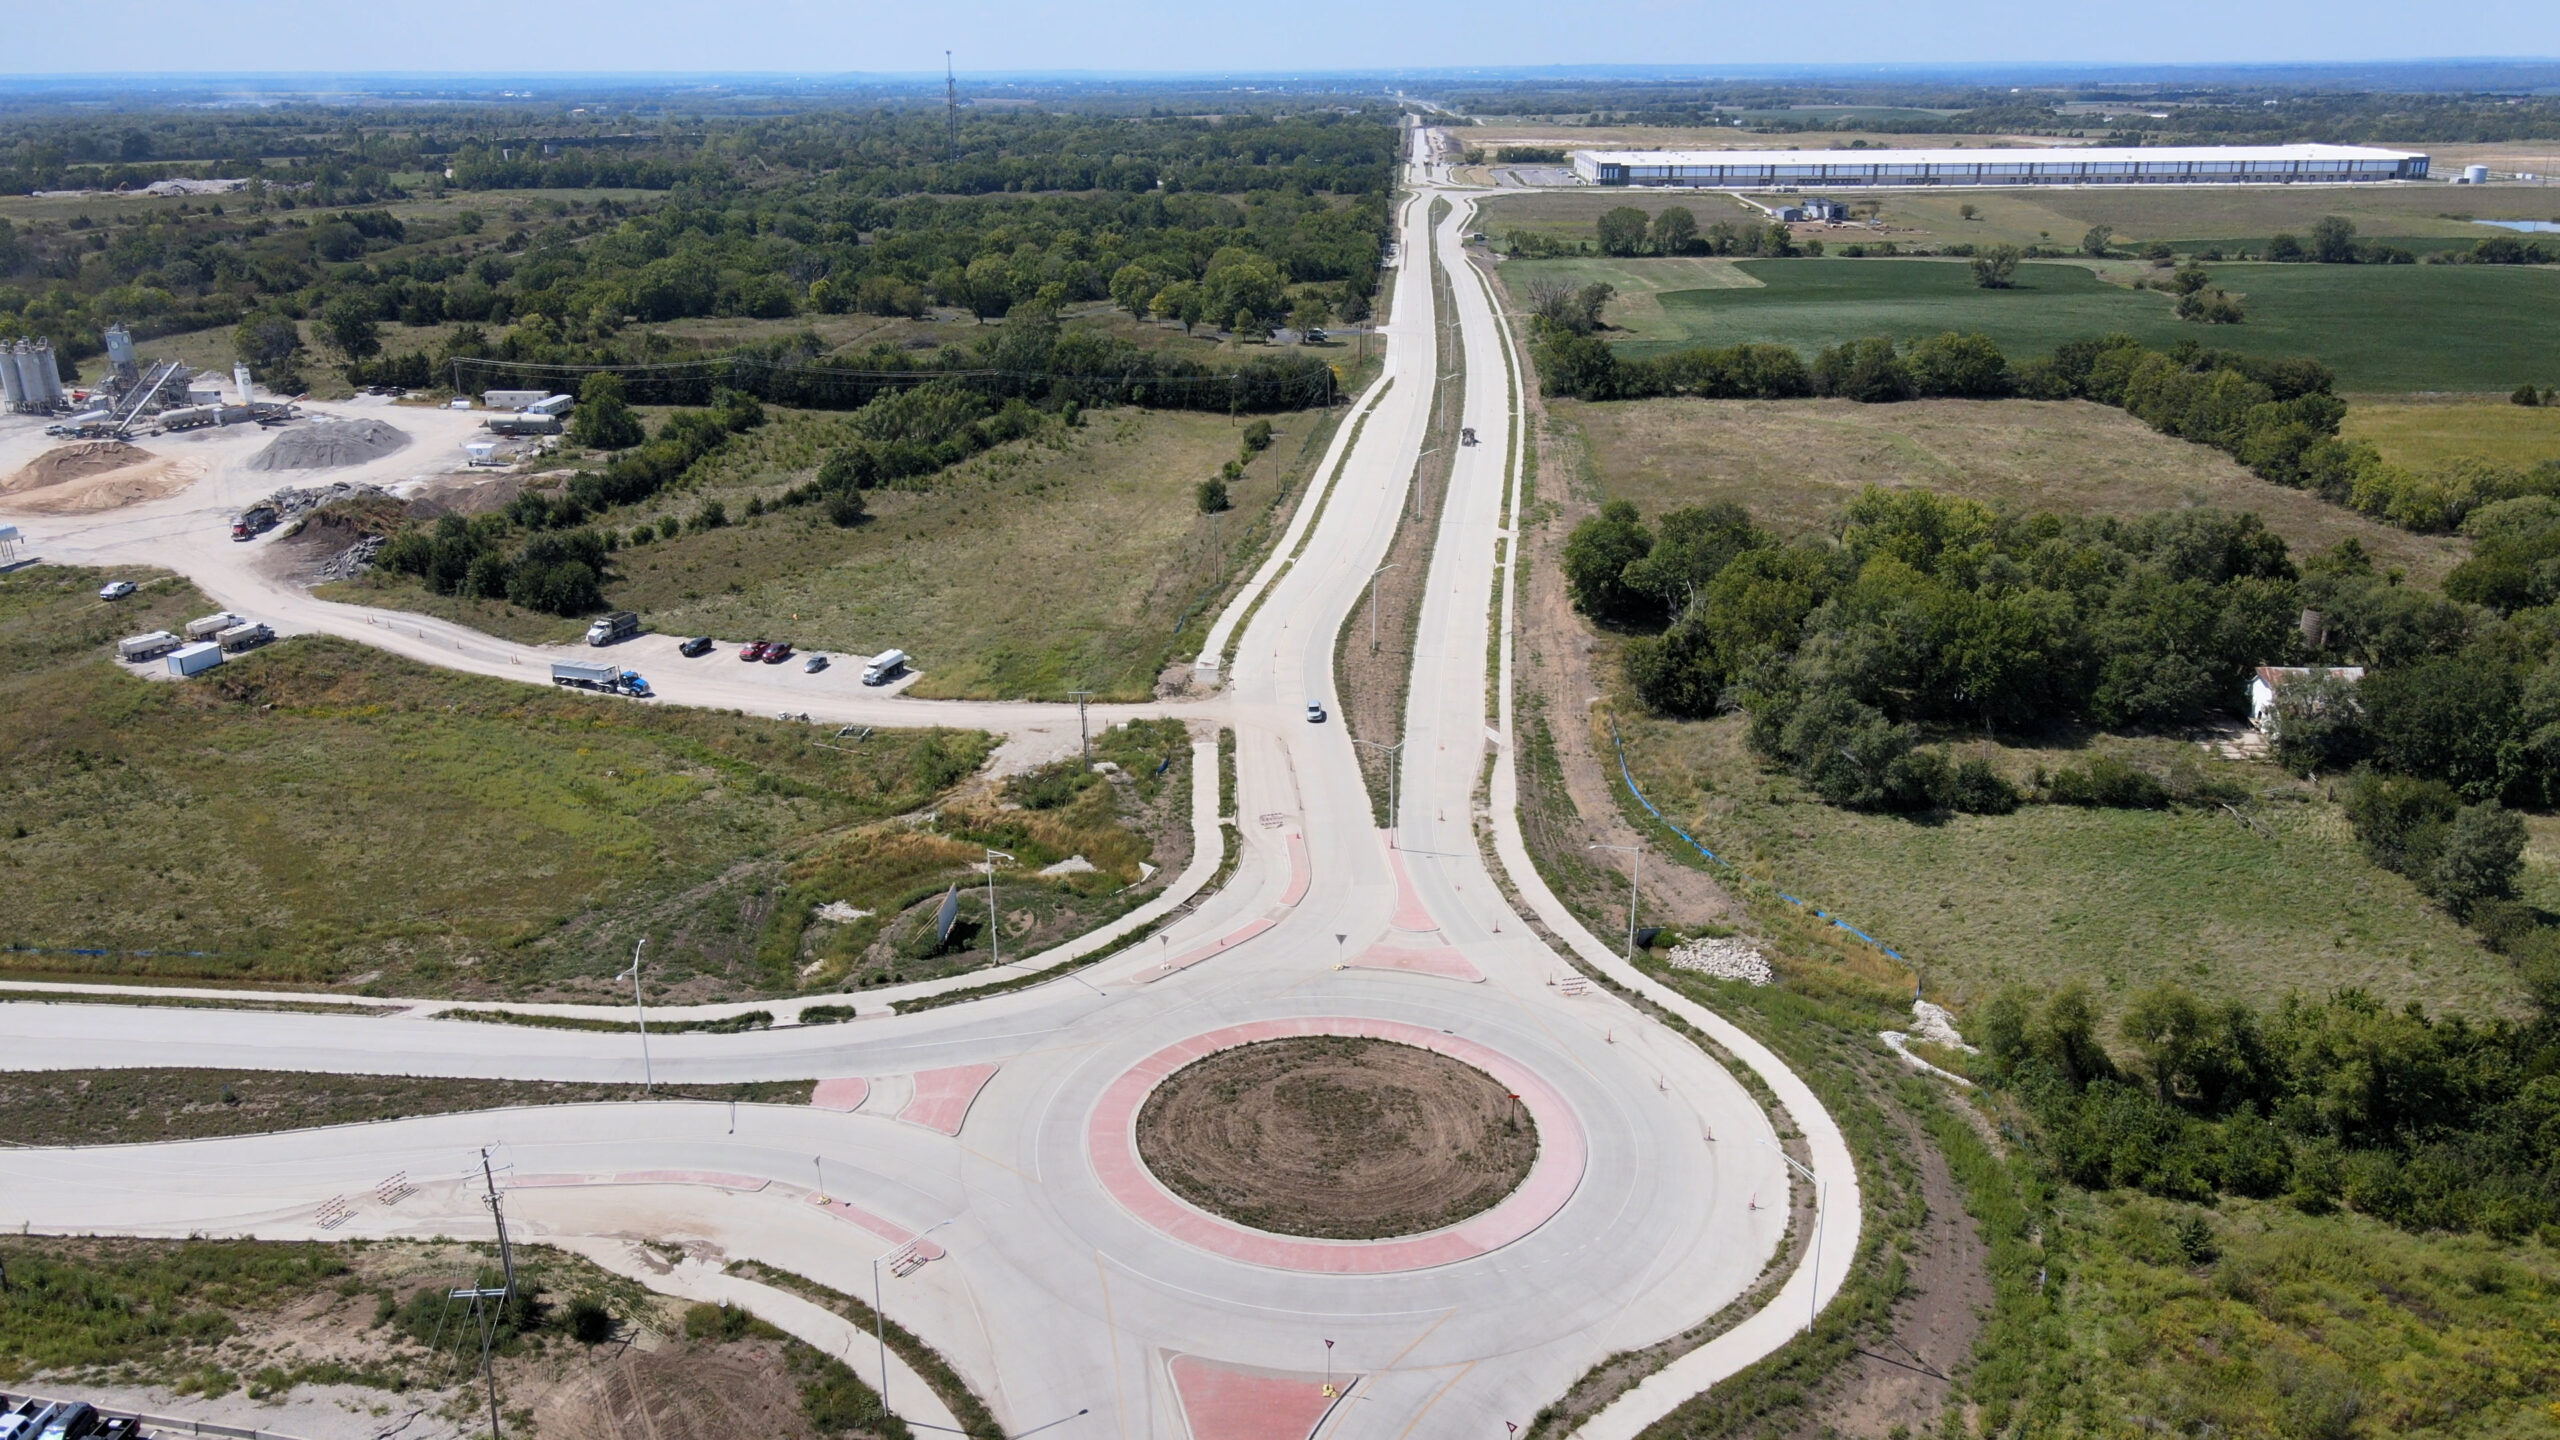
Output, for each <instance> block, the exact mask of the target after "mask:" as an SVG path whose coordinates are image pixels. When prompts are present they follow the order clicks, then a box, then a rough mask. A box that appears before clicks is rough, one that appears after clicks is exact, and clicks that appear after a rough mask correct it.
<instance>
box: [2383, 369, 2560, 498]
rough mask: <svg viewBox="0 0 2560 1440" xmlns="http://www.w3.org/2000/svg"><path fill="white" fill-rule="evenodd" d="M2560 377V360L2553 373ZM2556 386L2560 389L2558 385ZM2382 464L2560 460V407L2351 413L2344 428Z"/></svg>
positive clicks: (2419, 466) (2390, 408)
mask: <svg viewBox="0 0 2560 1440" xmlns="http://www.w3.org/2000/svg"><path fill="white" fill-rule="evenodd" d="M2549 368H2550V369H2551V370H2552V371H2553V372H2555V373H2560V356H2555V357H2554V359H2553V363H2552V365H2551V366H2550V367H2549ZM2554 383H2560V381H2555V382H2554ZM2340 429H2341V431H2342V433H2344V434H2345V435H2346V437H2347V438H2348V439H2350V440H2363V441H2366V442H2368V443H2370V444H2371V445H2372V446H2373V447H2374V448H2375V449H2377V450H2379V451H2381V452H2382V458H2383V459H2385V460H2388V461H2390V462H2391V463H2393V464H2395V465H2406V466H2408V467H2410V468H2411V469H2413V470H2429V469H2433V468H2435V467H2437V466H2439V465H2443V464H2445V463H2446V462H2448V461H2452V460H2463V459H2480V460H2487V461H2490V462H2492V463H2494V464H2499V465H2512V466H2515V467H2517V468H2519V469H2523V468H2530V467H2532V466H2535V465H2539V464H2541V463H2542V462H2543V461H2545V460H2560V406H2550V405H2537V406H2524V405H2511V404H2509V403H2507V402H2506V401H2504V400H2494V401H2490V402H2487V403H2484V404H2435V405H2392V404H2377V403H2366V404H2359V405H2355V406H2352V407H2350V408H2349V409H2348V411H2347V418H2346V423H2345V424H2344V425H2342V426H2341V427H2340Z"/></svg>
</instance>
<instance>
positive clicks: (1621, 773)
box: [1609, 724, 1911, 965]
mask: <svg viewBox="0 0 2560 1440" xmlns="http://www.w3.org/2000/svg"><path fill="white" fill-rule="evenodd" d="M1609 743H1610V744H1612V745H1614V746H1616V747H1617V749H1618V778H1619V779H1621V780H1624V781H1626V782H1627V793H1628V794H1630V795H1633V796H1634V797H1636V803H1637V804H1639V805H1641V806H1643V807H1644V813H1646V814H1647V815H1650V816H1652V817H1653V818H1654V822H1655V823H1656V824H1658V825H1660V826H1661V827H1662V828H1663V829H1665V830H1668V831H1670V832H1671V833H1672V834H1674V835H1677V836H1679V837H1680V839H1681V841H1682V842H1683V843H1685V844H1686V845H1688V847H1689V848H1690V849H1692V850H1695V851H1697V852H1698V853H1699V854H1701V855H1704V856H1706V857H1707V859H1708V860H1710V861H1712V862H1713V863H1715V864H1717V865H1720V866H1723V867H1724V868H1725V869H1727V870H1730V871H1732V872H1733V873H1734V874H1735V875H1737V876H1740V877H1741V878H1744V879H1749V878H1750V875H1749V872H1747V871H1745V870H1743V869H1742V867H1740V866H1738V865H1736V864H1734V863H1733V862H1732V861H1730V860H1727V859H1726V858H1724V857H1723V856H1721V855H1719V854H1717V853H1716V852H1714V851H1713V850H1710V849H1708V848H1707V847H1706V846H1704V845H1701V844H1699V843H1698V841H1697V839H1696V837H1694V836H1692V835H1691V834H1690V833H1689V832H1688V831H1686V830H1683V829H1681V828H1680V827H1679V826H1677V825H1674V824H1672V823H1671V817H1669V816H1667V815H1665V814H1663V813H1662V812H1661V811H1660V810H1657V809H1655V808H1654V805H1653V802H1652V801H1650V800H1648V799H1646V798H1645V795H1644V791H1643V790H1642V789H1641V788H1640V787H1638V786H1637V784H1636V777H1635V773H1634V772H1633V771H1631V770H1629V769H1628V768H1627V742H1626V741H1625V740H1623V739H1620V738H1619V736H1618V727H1617V726H1616V725H1615V724H1612V725H1611V726H1610V727H1609ZM1769 888H1770V890H1771V891H1772V892H1773V893H1774V894H1776V895H1777V897H1778V898H1779V899H1781V900H1784V901H1786V902H1787V903H1788V904H1790V905H1793V906H1794V907H1796V908H1797V909H1799V910H1802V911H1805V912H1806V913H1808V914H1810V915H1812V916H1814V917H1815V918H1816V919H1821V920H1828V921H1830V922H1831V923H1832V924H1834V925H1836V926H1838V927H1840V928H1841V929H1843V930H1846V931H1848V932H1849V933H1850V934H1852V935H1855V936H1857V937H1858V938H1859V939H1861V940H1864V941H1866V942H1867V943H1868V944H1870V945H1873V946H1874V947H1876V948H1877V949H1878V950H1881V951H1883V952H1884V953H1885V954H1887V955H1890V956H1892V957H1893V958H1894V959H1896V960H1901V961H1902V963H1904V964H1906V965H1908V964H1910V963H1911V962H1910V961H1909V960H1907V959H1905V958H1904V957H1903V954H1902V952H1901V951H1899V950H1896V949H1894V948H1893V947H1892V946H1890V945H1887V944H1886V943H1884V942H1883V941H1881V940H1879V939H1877V938H1876V937H1874V936H1873V935H1870V934H1868V933H1867V932H1866V931H1864V930H1861V929H1859V928H1858V927H1857V926H1855V925H1852V924H1850V923H1849V922H1848V921H1846V920H1843V919H1841V918H1840V917H1839V916H1837V915H1834V914H1832V913H1831V912H1830V911H1828V910H1824V909H1821V908H1820V907H1818V906H1813V905H1807V904H1806V903H1804V902H1803V901H1802V900H1799V899H1797V898H1796V897H1794V896H1793V895H1790V894H1788V893H1787V892H1786V891H1784V890H1780V889H1778V888H1777V886H1776V885H1775V884H1774V883H1772V884H1771V885H1770V887H1769Z"/></svg>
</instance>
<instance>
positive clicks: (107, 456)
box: [0, 440, 157, 495]
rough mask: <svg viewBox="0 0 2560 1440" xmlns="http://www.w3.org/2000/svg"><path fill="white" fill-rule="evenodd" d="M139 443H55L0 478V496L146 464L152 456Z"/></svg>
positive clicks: (40, 488)
mask: <svg viewBox="0 0 2560 1440" xmlns="http://www.w3.org/2000/svg"><path fill="white" fill-rule="evenodd" d="M156 458H157V457H156V456H154V455H153V454H152V453H151V452H150V451H148V450H145V449H143V448H142V447H141V446H139V445H127V444H126V443H124V442H123V441H121V440H82V441H80V442H78V443H77V444H72V445H57V446H55V447H54V448H53V449H51V450H47V451H46V452H44V453H43V454H41V455H39V456H37V457H36V458H35V459H33V460H30V461H28V462H27V463H26V465H25V467H24V468H22V469H20V470H19V471H18V473H17V474H15V475H12V476H10V477H9V478H8V479H7V480H5V481H0V495H15V494H17V493H19V492H20V491H23V490H43V489H48V488H50V487H52V486H55V485H67V484H69V483H71V482H72V481H74V480H86V479H88V478H89V477H90V476H92V475H104V474H106V473H107V472H108V471H110V470H122V469H125V468H126V467H128V466H133V465H142V464H147V463H149V462H150V461H151V460H153V459H156Z"/></svg>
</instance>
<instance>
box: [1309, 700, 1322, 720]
mask: <svg viewBox="0 0 2560 1440" xmlns="http://www.w3.org/2000/svg"><path fill="white" fill-rule="evenodd" d="M1307 723H1308V724H1310V725H1321V724H1323V723H1324V707H1323V706H1322V705H1319V704H1317V703H1316V702H1315V701H1313V700H1310V701H1308V702H1307Z"/></svg>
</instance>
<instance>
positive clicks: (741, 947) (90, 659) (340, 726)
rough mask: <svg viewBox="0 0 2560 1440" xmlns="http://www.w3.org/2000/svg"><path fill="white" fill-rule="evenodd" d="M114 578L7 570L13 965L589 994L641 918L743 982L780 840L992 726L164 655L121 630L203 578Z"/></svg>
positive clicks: (864, 803)
mask: <svg viewBox="0 0 2560 1440" xmlns="http://www.w3.org/2000/svg"><path fill="white" fill-rule="evenodd" d="M99 578H100V577H99V575H98V574H97V573H96V572H89V571H79V570H62V569H50V568H40V569H36V570H32V571H23V572H20V573H19V574H16V575H12V576H9V577H7V578H5V579H0V884H5V885H6V887H7V889H8V893H9V896H10V903H9V907H8V915H7V919H6V921H5V925H0V941H5V942H6V943H8V944H10V945H12V946H18V947H27V948H26V949H24V950H22V951H19V952H16V953H11V954H8V955H7V956H5V957H0V958H5V965H0V969H5V970H9V971H15V972H17V973H20V974H43V975H135V976H151V977H159V978H169V979H175V978H182V977H184V978H197V977H205V978H223V979H236V980H256V981H268V982H287V983H293V984H306V985H307V984H323V983H335V982H347V981H362V982H367V983H369V984H371V985H373V986H375V987H378V988H380V989H382V990H387V991H390V992H393V993H435V992H450V993H460V994H508V995H530V994H535V993H558V994H562V995H564V996H577V995H583V994H585V993H587V992H588V991H591V990H597V989H600V988H601V987H603V984H604V981H603V977H605V976H609V975H611V974H612V973H613V971H614V969H615V968H618V967H619V966H620V965H622V964H623V963H624V962H625V961H626V960H627V959H628V952H629V948H630V944H631V942H632V940H633V939H634V938H636V937H637V936H639V935H642V934H646V935H648V936H650V937H651V940H652V944H651V948H650V959H651V961H652V970H651V976H652V979H653V980H654V981H657V982H660V983H662V984H664V985H666V986H667V987H669V990H670V993H672V994H674V995H676V996H678V997H680V998H713V997H715V996H725V995H733V994H745V993H754V991H755V990H756V989H757V988H758V987H760V986H763V987H769V986H770V985H771V983H772V982H773V979H774V977H772V976H770V975H767V974H764V973H763V972H761V971H759V970H758V969H757V968H756V967H755V966H754V962H753V956H754V947H755V943H756V939H757V935H758V930H759V927H760V925H761V923H762V920H763V916H764V913H765V911H766V910H767V909H769V908H770V907H771V905H772V904H773V903H774V900H775V897H778V896H779V895H780V894H781V893H782V892H783V890H784V885H785V882H784V881H783V879H782V877H781V870H782V867H783V865H784V863H785V861H786V860H787V859H788V858H789V857H790V856H791V855H793V854H796V853H798V852H799V851H800V850H802V849H804V848H806V847H807V846H809V845H811V844H814V843H817V842H818V841H820V840H822V839H823V838H824V837H826V836H828V835H830V834H833V833H836V832H838V831H839V830H841V829H843V828H844V827H846V826H849V825H853V824H856V823H858V822H861V821H865V820H872V819H877V818H880V817H883V816H887V815H893V814H899V813H903V812H905V811H908V810H911V809H914V808H916V807H918V806H921V805H924V804H926V803H928V802H930V801H931V800H933V799H934V798H935V797H936V796H937V795H939V794H941V793H943V792H944V791H945V790H947V789H948V788H949V787H950V786H952V785H953V784H955V783H956V782H958V781H959V780H961V779H963V778H965V777H967V776H968V775H969V774H970V773H971V772H973V771H974V770H975V769H976V768H977V767H978V765H979V764H980V763H981V762H982V761H983V759H984V758H985V756H986V754H987V752H988V748H989V744H990V741H989V738H988V737H987V736H985V735H983V734H980V733H978V732H975V731H967V732H963V731H937V730H916V731H890V732H880V733H875V734H874V735H873V736H872V737H871V739H870V740H869V742H868V743H866V744H864V745H863V746H861V747H858V748H830V747H826V746H821V745H818V744H815V743H813V737H812V732H811V731H810V729H809V727H807V726H799V725H785V724H780V723H776V722H770V721H762V720H752V719H746V718H743V717H738V716H731V715H722V714H716V713H713V712H709V711H702V710H683V709H674V708H667V709H659V708H655V707H652V706H648V705H644V704H636V703H632V702H629V701H623V700H617V699H612V698H609V697H595V696H582V695H573V694H569V693H566V692H560V691H555V690H551V689H549V688H546V687H536V686H530V685H519V684H511V683H509V682H506V681H501V680H492V679H484V678H480V677H475V676H465V675H456V674H451V673H448V672H443V671H437V670H432V669H429V668H427V667H424V666H420V665H416V664H413V663H410V662H408V661H404V660H399V659H396V658H394V657H391V656H387V655H383V654H381V653H379V652H376V651H372V650H367V649H365V648H363V647H361V646H358V645H354V644H350V643H347V642H344V641H339V640H333V639H326V638H318V637H305V638H301V639H293V640H286V641H282V642H279V643H277V644H275V645H273V646H270V647H267V648H266V649H263V650H260V651H257V652H253V653H251V654H249V655H247V656H243V657H241V658H239V659H236V660H234V661H232V662H231V663H230V664H227V665H225V666H223V667H221V668H220V669H218V670H216V671H214V672H212V673H211V674H209V675H206V676H204V677H201V678H199V679H197V680H194V681H192V682H188V683H184V684H180V683H174V682H170V683H162V682H155V681H151V680H146V679H142V678H139V677H138V676H136V675H134V674H129V673H125V672H124V671H123V668H122V667H120V666H118V665H117V664H116V662H115V661H114V660H112V659H110V658H108V654H107V647H108V646H109V645H110V644H111V643H112V641H113V639H114V637H116V636H119V635H124V634H130V633H134V632H135V631H139V630H147V629H151V628H153V627H154V626H163V627H173V626H174V625H175V624H178V623H183V621H184V619H185V618H186V617H187V616H189V615H193V614H201V613H203V612H204V611H206V610H209V609H211V608H213V607H212V606H211V605H210V604H209V603H208V602H206V601H205V600H204V599H203V598H202V597H201V596H200V595H197V594H195V593H194V592H193V591H192V589H190V588H189V587H187V586H185V585H184V584H183V583H182V582H178V581H174V580H162V581H159V582H156V583H155V584H153V585H152V586H150V587H148V588H146V590H145V591H144V593H143V595H142V596H139V597H136V599H138V600H142V601H144V602H145V603H143V604H140V605H136V604H134V603H133V602H130V601H129V602H127V603H126V605H124V606H121V607H116V608H114V609H112V610H108V609H103V608H102V607H100V606H98V605H97V603H96V602H95V601H94V600H93V599H92V598H91V592H92V591H94V590H95V588H96V586H97V584H98V583H99ZM79 950H94V951H99V952H103V953H97V954H76V953H69V952H74V951H79ZM781 979H782V981H783V982H784V983H788V980H789V977H788V975H787V974H786V975H784V976H782V977H781Z"/></svg>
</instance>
